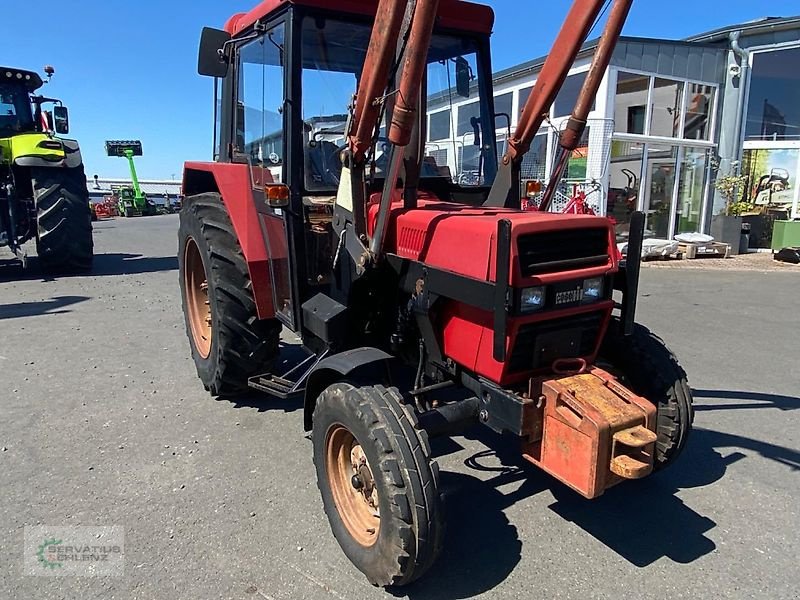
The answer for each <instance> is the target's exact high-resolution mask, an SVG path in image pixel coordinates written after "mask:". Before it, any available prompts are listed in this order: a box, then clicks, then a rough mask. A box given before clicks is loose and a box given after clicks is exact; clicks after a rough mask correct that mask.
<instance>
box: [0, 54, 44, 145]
mask: <svg viewBox="0 0 800 600" xmlns="http://www.w3.org/2000/svg"><path fill="white" fill-rule="evenodd" d="M17 75H19V77H17ZM26 78H27V79H26ZM41 85H42V80H41V79H40V78H39V76H38V75H36V73H30V72H27V71H19V70H16V69H15V70H13V71H12V70H11V69H5V68H2V67H0V137H10V136H12V135H17V134H20V133H32V132H35V131H36V130H37V128H36V122H35V121H34V120H33V111H32V110H31V99H30V93H31V92H32V91H34V90H35V89H37V88H38V87H39V86H41Z"/></svg>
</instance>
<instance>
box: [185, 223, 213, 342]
mask: <svg viewBox="0 0 800 600" xmlns="http://www.w3.org/2000/svg"><path fill="white" fill-rule="evenodd" d="M183 279H184V280H183V283H184V286H183V287H184V290H186V292H185V293H186V307H187V309H188V311H187V312H188V315H189V329H190V330H191V334H192V342H193V343H194V347H195V348H196V349H197V352H198V353H199V354H200V356H201V357H202V358H208V356H209V354H211V340H212V336H213V329H212V326H211V302H210V301H209V298H208V278H207V277H206V270H205V267H204V266H203V257H202V256H201V255H200V248H199V247H198V246H197V242H195V241H194V239H193V238H188V239H187V240H186V248H185V250H184V273H183Z"/></svg>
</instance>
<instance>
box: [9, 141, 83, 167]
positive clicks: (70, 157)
mask: <svg viewBox="0 0 800 600" xmlns="http://www.w3.org/2000/svg"><path fill="white" fill-rule="evenodd" d="M81 162H82V158H81V151H80V147H79V146H78V142H76V141H75V140H66V139H61V138H56V137H50V136H48V135H46V134H44V133H24V134H21V135H15V136H13V137H10V138H5V139H0V163H3V164H13V165H17V166H20V167H67V168H74V167H77V166H79V165H80V164H81Z"/></svg>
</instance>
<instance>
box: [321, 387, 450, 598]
mask: <svg viewBox="0 0 800 600" xmlns="http://www.w3.org/2000/svg"><path fill="white" fill-rule="evenodd" d="M413 419H414V417H413V412H410V411H406V410H405V409H404V406H403V404H402V397H401V396H400V394H399V392H398V391H397V390H396V389H395V388H389V389H387V388H385V387H382V386H364V387H355V386H353V385H350V384H347V383H336V384H334V385H331V386H330V387H328V388H327V389H325V391H323V393H322V394H321V395H320V397H319V398H318V400H317V404H316V407H315V409H314V421H313V422H314V429H313V443H314V464H315V467H316V471H317V485H318V487H319V489H320V493H321V494H322V502H323V505H324V507H325V513H326V514H327V515H328V521H329V522H330V526H331V530H332V531H333V534H334V536H335V537H336V540H337V541H338V542H339V545H340V546H341V548H342V550H343V551H344V553H345V554H346V555H347V557H348V558H349V559H350V561H351V562H352V563H353V564H354V565H355V566H356V567H357V568H358V569H359V570H360V571H361V572H362V573H364V575H366V577H367V579H368V580H369V581H370V582H371V583H372V584H373V585H379V586H402V585H407V584H409V583H411V582H412V581H414V580H416V579H418V578H419V577H421V576H422V575H423V574H424V573H425V572H426V571H427V570H428V569H429V568H430V567H431V566H432V565H433V563H434V562H435V560H436V558H437V556H438V555H439V552H440V550H441V545H442V535H443V523H442V519H441V511H440V507H439V495H438V480H439V471H438V465H436V463H435V461H433V460H431V458H430V447H429V445H428V440H427V436H426V434H425V432H424V431H421V430H418V429H416V428H415V427H414V423H413Z"/></svg>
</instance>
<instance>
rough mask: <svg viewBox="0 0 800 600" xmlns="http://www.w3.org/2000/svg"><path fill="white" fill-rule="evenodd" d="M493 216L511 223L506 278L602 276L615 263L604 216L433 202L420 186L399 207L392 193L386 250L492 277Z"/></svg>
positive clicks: (373, 211) (372, 214)
mask: <svg viewBox="0 0 800 600" xmlns="http://www.w3.org/2000/svg"><path fill="white" fill-rule="evenodd" d="M379 199H380V195H379V194H376V195H375V196H374V197H373V198H372V202H371V205H370V210H369V220H368V230H369V234H370V235H372V232H373V231H374V228H375V221H376V218H377V209H378V201H379ZM501 219H504V220H508V221H509V222H510V224H511V243H512V248H511V256H512V261H513V265H512V268H511V271H510V282H509V283H510V284H511V285H512V286H516V287H524V286H526V285H541V284H542V283H551V282H553V281H558V280H569V279H570V278H575V277H576V276H582V277H597V276H605V275H608V274H610V273H613V272H615V271H616V270H617V268H618V264H617V255H616V243H615V241H614V229H613V226H612V225H611V222H610V221H609V220H608V219H606V218H604V217H596V216H590V215H564V214H556V213H537V212H522V211H519V210H512V209H505V208H484V207H472V206H465V205H462V204H453V203H447V202H441V201H439V200H438V199H436V198H435V197H433V196H430V195H428V194H425V193H424V192H421V193H420V196H419V205H418V208H416V209H404V208H403V203H402V200H401V198H400V196H399V194H398V195H397V197H396V199H395V200H394V202H393V203H392V208H391V213H390V220H389V223H390V225H389V228H388V232H387V237H386V250H387V252H390V253H392V254H396V255H398V256H400V257H401V258H407V259H410V260H414V261H419V262H422V263H424V264H426V265H429V266H432V267H437V268H439V269H442V270H445V271H449V272H451V273H457V274H459V275H464V276H466V277H470V278H472V279H478V280H482V281H495V263H496V255H497V247H496V246H497V239H496V238H497V226H498V221H500V220H501Z"/></svg>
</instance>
